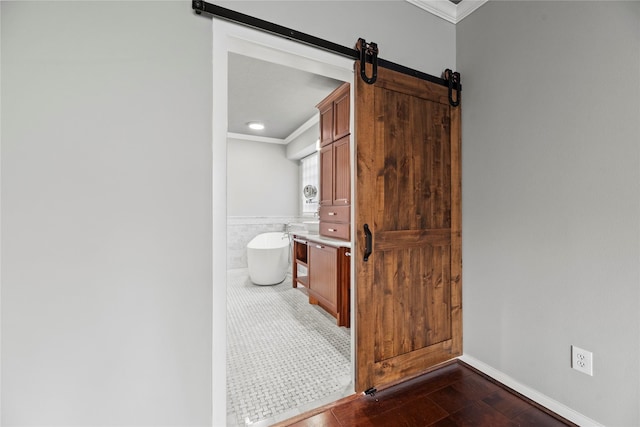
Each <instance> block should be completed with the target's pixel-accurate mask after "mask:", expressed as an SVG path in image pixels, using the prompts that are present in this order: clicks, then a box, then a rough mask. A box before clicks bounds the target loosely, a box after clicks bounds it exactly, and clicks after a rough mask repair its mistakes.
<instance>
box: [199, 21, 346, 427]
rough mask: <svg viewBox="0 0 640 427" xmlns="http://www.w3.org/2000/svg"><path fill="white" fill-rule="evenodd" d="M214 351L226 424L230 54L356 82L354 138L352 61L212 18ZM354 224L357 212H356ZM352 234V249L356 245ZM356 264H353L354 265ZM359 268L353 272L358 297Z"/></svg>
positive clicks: (216, 411)
mask: <svg viewBox="0 0 640 427" xmlns="http://www.w3.org/2000/svg"><path fill="white" fill-rule="evenodd" d="M212 37H213V47H212V79H213V81H212V87H213V103H212V111H211V114H212V143H211V144H212V145H211V154H212V157H211V163H212V164H211V166H212V182H211V184H212V185H211V187H212V189H211V191H212V242H213V243H212V246H213V247H212V250H213V251H212V253H213V260H212V308H213V310H212V319H211V320H212V349H211V356H212V360H211V398H212V422H213V425H226V422H227V420H226V416H227V415H226V414H227V403H226V402H227V396H226V383H227V374H226V366H227V363H226V362H227V355H226V348H227V332H226V329H227V319H226V316H227V310H226V301H227V289H226V283H227V163H226V162H227V122H228V110H227V108H228V105H227V99H228V54H229V53H238V54H241V55H245V56H250V57H254V58H257V59H262V60H265V61H269V62H275V63H278V64H281V65H285V66H289V67H293V68H298V69H300V70H304V71H308V72H312V73H315V74H319V75H323V76H327V77H332V78H335V79H337V80H342V81H346V82H349V83H350V84H351V95H350V96H351V120H350V123H351V128H352V131H351V133H352V134H353V125H354V120H353V110H354V109H353V105H354V102H353V89H354V84H353V83H354V82H353V60H352V59H348V58H344V57H341V56H339V55H337V54H334V53H329V52H325V51H322V50H320V49H318V48H315V47H311V46H306V45H303V44H300V43H298V42H295V41H291V40H286V39H283V38H281V37H278V36H274V35H271V34H267V33H265V32H262V31H259V30H254V29H251V28H247V27H244V26H241V25H238V24H233V23H230V22H227V21H223V20H221V19H218V18H215V17H214V18H212ZM354 146H355V144H351V148H350V150H351V156H350V159H351V160H350V161H351V171H352V173H351V181H352V182H351V192H352V198H351V199H352V200H353V192H354V190H355V185H354V179H355V178H354V175H355V174H354V173H353V171H354V170H355V169H354V157H355V156H354V155H353V154H354ZM351 215H352V218H351V223H352V224H353V223H354V222H353V220H354V218H353V215H354V213H353V209H352V212H351ZM353 234H354V233H352V246H353ZM352 262H353V261H352ZM354 272H355V269H354V268H351V292H352V295H353V292H354V285H355V278H354ZM354 300H355V299H354V298H352V299H351V325H352V330H351V376H352V382H353V378H354V375H355V368H354V367H355V364H354V362H355V353H354V351H355V334H356V330H355V322H354V321H353V319H354V309H353V307H354V304H355V301H354Z"/></svg>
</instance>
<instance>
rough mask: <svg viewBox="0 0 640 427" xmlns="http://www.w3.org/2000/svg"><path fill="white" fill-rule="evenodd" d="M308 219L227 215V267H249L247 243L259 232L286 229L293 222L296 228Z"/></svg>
mask: <svg viewBox="0 0 640 427" xmlns="http://www.w3.org/2000/svg"><path fill="white" fill-rule="evenodd" d="M306 219H308V218H303V217H297V216H283V217H264V216H230V217H227V269H236V268H247V243H249V242H250V241H251V239H253V238H254V237H255V236H257V235H258V234H260V233H267V232H270V231H284V227H285V224H293V227H294V228H293V230H295V229H296V227H302V221H303V220H306ZM298 229H299V228H298Z"/></svg>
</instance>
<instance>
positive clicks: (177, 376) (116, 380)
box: [0, 1, 224, 426]
mask: <svg viewBox="0 0 640 427" xmlns="http://www.w3.org/2000/svg"><path fill="white" fill-rule="evenodd" d="M0 8H1V14H2V18H1V19H2V21H1V24H2V30H1V31H2V33H1V37H2V44H1V48H2V69H1V77H2V80H1V83H2V133H1V137H2V145H1V150H2V151H1V153H2V156H1V158H2V164H1V174H2V175H1V183H2V188H1V191H2V211H1V218H2V222H1V235H2V241H1V245H2V264H1V271H2V275H1V280H2V283H1V285H2V288H1V290H2V301H1V302H2V306H1V311H2V329H1V333H2V341H1V344H2V352H1V363H2V365H1V368H2V378H1V379H2V383H1V393H2V401H1V403H2V408H1V413H2V416H1V419H0V422H1V423H2V425H6V426H10V425H65V426H73V425H77V426H89V425H113V426H117V425H128V426H134V425H136V426H140V425H180V426H187V425H193V426H195V425H199V426H202V425H211V407H212V402H211V387H212V386H211V378H212V376H211V354H212V353H211V346H212V343H211V338H212V325H211V323H212V322H211V318H212V309H211V307H212V303H211V276H212V272H211V265H212V262H211V254H212V249H211V248H212V237H211V175H212V170H211V104H212V93H211V92H212V91H211V83H210V81H211V54H210V52H211V48H212V43H211V22H210V20H208V19H205V18H202V19H199V18H197V17H194V16H193V15H192V12H191V10H190V3H188V2H157V3H149V2H128V1H127V2H112V1H109V2H61V1H56V2H10V1H2V2H0ZM217 387H224V384H222V385H217Z"/></svg>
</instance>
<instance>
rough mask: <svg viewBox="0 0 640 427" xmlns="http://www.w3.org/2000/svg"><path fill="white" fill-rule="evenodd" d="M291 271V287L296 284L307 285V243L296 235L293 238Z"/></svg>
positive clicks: (295, 286) (296, 285)
mask: <svg viewBox="0 0 640 427" xmlns="http://www.w3.org/2000/svg"><path fill="white" fill-rule="evenodd" d="M292 264H293V271H292V282H293V287H294V288H297V287H298V284H300V285H302V286H304V287H305V288H306V287H309V245H308V242H307V241H306V240H303V239H300V238H298V237H297V236H294V238H293V263H292Z"/></svg>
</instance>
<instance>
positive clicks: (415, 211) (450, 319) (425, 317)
mask: <svg viewBox="0 0 640 427" xmlns="http://www.w3.org/2000/svg"><path fill="white" fill-rule="evenodd" d="M358 67H359V64H358V63H356V69H359V68H358ZM355 100H356V102H355V117H356V124H355V141H356V142H355V144H356V203H355V210H356V212H355V218H356V223H355V226H354V230H355V231H356V250H355V253H356V259H355V260H354V265H355V268H356V312H357V313H356V331H357V332H356V334H357V337H356V389H357V391H362V390H365V389H368V388H370V387H379V386H381V385H384V384H388V383H392V382H396V381H399V380H401V379H403V378H406V377H410V376H413V375H416V374H419V373H420V372H423V371H425V370H427V369H429V368H430V367H432V366H434V365H436V364H438V363H440V362H443V361H445V360H448V359H451V358H453V357H456V356H457V355H460V354H461V352H462V317H461V316H462V314H461V309H462V306H461V264H462V261H461V217H460V216H461V212H460V132H459V127H460V108H459V107H455V108H454V107H451V106H450V105H449V102H448V96H447V89H446V88H445V87H443V86H440V85H437V84H434V83H430V82H426V81H424V80H420V79H417V78H414V77H411V76H407V75H404V74H400V73H397V72H394V71H390V70H387V69H384V68H382V69H381V68H378V79H377V81H376V83H375V84H373V85H368V84H366V83H364V82H363V81H362V80H360V79H357V82H356V90H355ZM365 224H367V225H368V226H369V228H370V230H371V232H372V250H373V251H372V254H371V256H370V257H369V259H368V261H366V262H365V261H364V260H363V257H364V249H365V248H364V246H365V245H364V242H365V235H364V231H363V230H364V225H365Z"/></svg>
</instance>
